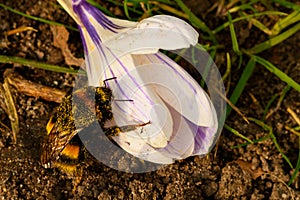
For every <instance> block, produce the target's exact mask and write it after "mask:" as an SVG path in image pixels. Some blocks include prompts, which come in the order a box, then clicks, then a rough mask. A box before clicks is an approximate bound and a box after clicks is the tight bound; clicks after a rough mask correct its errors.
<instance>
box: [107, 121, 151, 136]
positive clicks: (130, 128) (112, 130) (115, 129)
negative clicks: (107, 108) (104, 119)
mask: <svg viewBox="0 0 300 200" xmlns="http://www.w3.org/2000/svg"><path fill="white" fill-rule="evenodd" d="M148 124H150V121H148V122H146V123H142V124H132V125H126V126H121V127H118V126H113V127H110V128H107V129H105V134H106V136H107V137H109V138H112V137H114V136H118V135H119V134H120V132H123V133H125V132H129V131H133V130H135V129H137V128H139V127H143V126H146V125H148Z"/></svg>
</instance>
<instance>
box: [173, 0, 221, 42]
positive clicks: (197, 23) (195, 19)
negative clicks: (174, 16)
mask: <svg viewBox="0 0 300 200" xmlns="http://www.w3.org/2000/svg"><path fill="white" fill-rule="evenodd" d="M174 1H175V2H176V3H177V5H178V6H179V7H180V8H181V10H182V11H183V12H185V13H186V14H187V15H188V16H189V20H190V22H191V23H192V24H193V25H194V26H196V27H197V28H199V29H200V30H202V31H204V32H206V33H207V34H208V35H209V39H210V40H211V41H212V42H213V43H214V44H215V45H216V44H218V42H217V39H216V37H215V35H214V34H213V33H212V31H211V30H210V28H208V26H207V25H206V24H205V23H204V22H203V21H202V20H200V19H199V18H198V17H197V16H196V15H195V14H194V13H192V12H191V10H190V8H188V7H187V6H186V5H185V4H184V3H183V2H182V0H174Z"/></svg>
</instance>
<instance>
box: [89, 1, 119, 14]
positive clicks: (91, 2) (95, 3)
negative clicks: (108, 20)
mask: <svg viewBox="0 0 300 200" xmlns="http://www.w3.org/2000/svg"><path fill="white" fill-rule="evenodd" d="M87 2H88V3H89V4H91V5H92V6H94V7H96V8H98V9H99V10H101V11H102V12H103V13H105V14H106V15H108V16H111V17H115V15H114V14H113V13H112V12H110V11H109V10H107V8H105V7H103V6H101V5H100V4H98V3H97V2H96V1H94V0H87Z"/></svg>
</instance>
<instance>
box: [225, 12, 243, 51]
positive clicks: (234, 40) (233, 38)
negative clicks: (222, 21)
mask: <svg viewBox="0 0 300 200" xmlns="http://www.w3.org/2000/svg"><path fill="white" fill-rule="evenodd" d="M228 21H229V30H230V36H231V41H232V48H233V51H234V52H235V53H236V54H238V55H241V51H240V49H239V43H238V41H237V38H236V34H235V30H234V25H233V23H232V18H231V15H230V12H228Z"/></svg>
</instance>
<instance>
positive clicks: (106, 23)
mask: <svg viewBox="0 0 300 200" xmlns="http://www.w3.org/2000/svg"><path fill="white" fill-rule="evenodd" d="M79 7H81V8H83V9H84V10H86V11H87V12H88V13H89V14H90V15H92V16H93V17H94V19H96V21H97V22H98V23H99V24H100V25H101V26H102V27H103V28H104V29H108V30H110V31H112V32H114V33H116V32H117V31H116V30H114V29H122V28H124V27H122V26H119V25H116V24H114V23H113V22H112V21H111V20H109V19H108V18H107V17H106V16H105V15H104V14H103V13H102V12H101V11H100V10H98V9H97V8H95V7H94V6H92V5H90V4H89V3H88V2H86V1H85V0H80V1H73V9H74V11H75V10H76V9H78V8H79ZM75 13H76V11H75Z"/></svg>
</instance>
